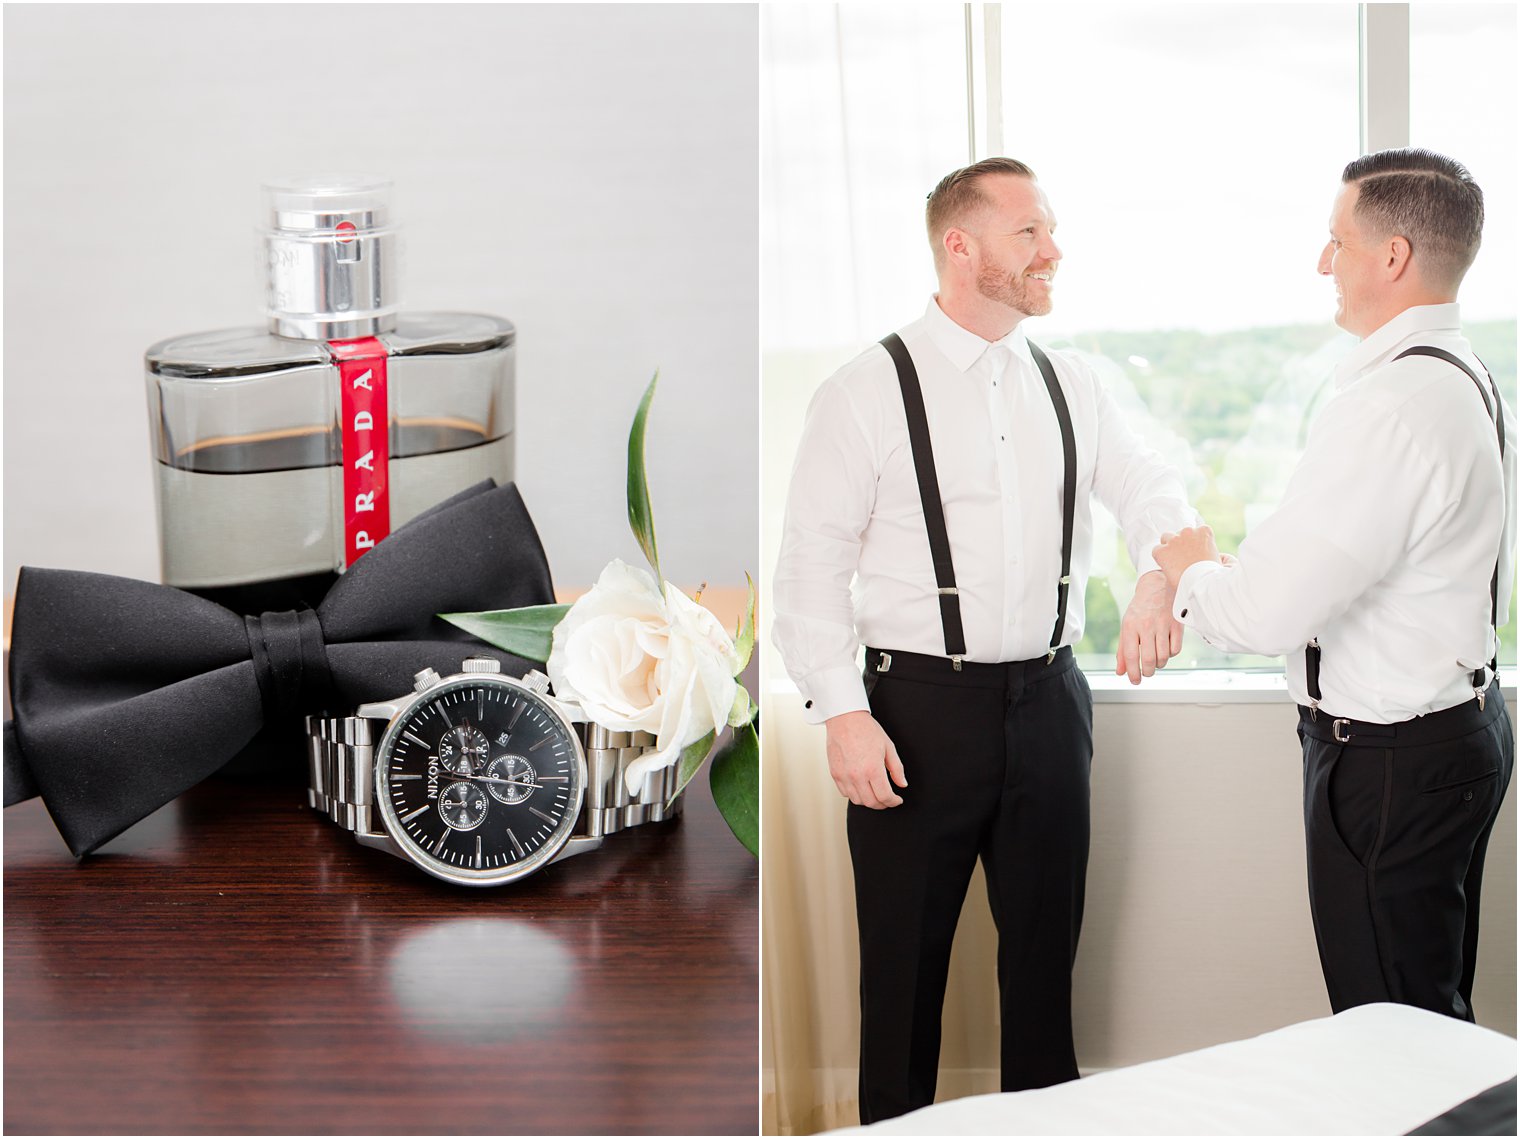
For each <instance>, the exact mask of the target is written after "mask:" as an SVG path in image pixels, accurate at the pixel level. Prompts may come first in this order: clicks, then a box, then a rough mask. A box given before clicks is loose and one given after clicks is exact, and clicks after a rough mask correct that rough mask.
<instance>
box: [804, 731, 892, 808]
mask: <svg viewBox="0 0 1520 1139" xmlns="http://www.w3.org/2000/svg"><path fill="white" fill-rule="evenodd" d="M824 728H825V730H826V731H827V732H828V755H829V774H830V775H832V776H833V777H834V786H836V787H838V788H839V793H840V794H841V795H843V796H844V797H845V798H846V799H848V800H849V801H850V802H852V803H855V804H857V805H859V806H861V807H870V808H871V809H872V810H877V811H879V810H881V809H883V808H885V807H898V806H901V805H902V796H901V795H899V794H897V792H895V791H893V790H892V783H896V784H897V785H898V786H899V787H906V786H907V785H908V777H907V776H906V775H904V774H903V765H902V760H900V759H898V758H897V749H896V748H895V747H893V746H892V741H891V740H889V739H887V733H886V732H884V731H882V730H881V725H880V724H878V723H877V722H876V720H875V718H874V717H873V716H872V715H871V713H869V712H843V713H841V714H840V715H838V716H830V717H829V718H828V719H827V720H825V721H824ZM888 775H890V776H891V782H890V783H889V782H888V781H887V777H888Z"/></svg>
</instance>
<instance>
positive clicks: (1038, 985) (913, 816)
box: [847, 649, 1092, 1123]
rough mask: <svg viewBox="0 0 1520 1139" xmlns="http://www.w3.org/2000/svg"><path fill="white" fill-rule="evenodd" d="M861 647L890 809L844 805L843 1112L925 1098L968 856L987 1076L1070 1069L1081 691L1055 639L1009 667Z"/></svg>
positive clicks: (1087, 746) (1078, 916) (1011, 1078)
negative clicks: (982, 918)
mask: <svg viewBox="0 0 1520 1139" xmlns="http://www.w3.org/2000/svg"><path fill="white" fill-rule="evenodd" d="M889 653H890V656H891V658H892V660H891V666H890V670H889V671H887V672H880V671H878V665H879V663H880V660H881V653H880V652H879V651H878V650H874V649H872V650H868V651H867V666H866V668H867V674H866V686H867V690H868V692H869V693H870V704H871V712H872V715H874V716H875V717H876V719H877V721H878V722H879V723H880V724H881V726H882V728H883V729H884V730H885V731H886V733H887V736H888V737H889V738H890V739H891V740H892V741H893V743H894V744H895V745H896V746H897V751H898V754H899V755H900V756H901V758H902V762H903V767H904V769H905V772H906V775H907V780H908V786H907V787H906V788H902V789H900V790H899V794H900V795H901V796H902V798H903V803H902V805H901V806H898V807H892V808H887V809H884V810H871V809H869V808H866V807H857V806H855V805H853V804H851V805H850V807H849V808H848V820H847V821H848V827H847V829H848V833H849V840H850V855H851V859H852V861H853V864H854V870H855V906H856V916H857V918H858V921H859V924H860V1005H861V1027H860V1038H861V1045H860V1119H861V1122H862V1123H873V1122H875V1121H877V1120H880V1119H887V1118H890V1117H892V1116H896V1115H902V1114H903V1113H905V1112H908V1111H911V1110H913V1109H914V1108H918V1107H924V1106H927V1105H928V1104H931V1103H933V1102H934V1091H935V1084H936V1081H937V1078H938V1069H939V1050H940V1015H941V1010H942V1006H943V1004H944V997H945V984H946V978H947V975H948V970H949V964H950V946H951V942H952V940H953V939H954V936H955V926H956V922H957V919H958V918H959V916H960V911H961V904H962V902H963V901H964V899H965V895H966V887H967V884H968V883H969V881H970V878H971V872H972V870H973V868H974V867H975V865H976V861H977V859H978V858H980V859H981V861H982V866H983V869H984V871H985V873H986V878H987V895H988V901H989V902H990V903H991V906H992V915H993V919H994V921H995V922H996V924H997V930H998V990H999V994H1000V1001H1001V1012H1002V1041H1001V1043H1002V1089H1003V1090H1004V1091H1021V1090H1023V1089H1025V1088H1038V1087H1046V1086H1048V1085H1050V1084H1056V1083H1061V1082H1062V1081H1064V1080H1071V1079H1075V1078H1076V1076H1077V1062H1076V1055H1075V1050H1074V1048H1073V1044H1072V1032H1071V971H1072V963H1073V961H1074V959H1075V957H1076V952H1077V934H1078V932H1079V930H1080V929H1081V925H1082V900H1083V893H1084V889H1085V886H1086V877H1087V846H1088V776H1089V773H1090V770H1091V764H1092V692H1091V690H1090V689H1089V688H1088V686H1087V680H1086V678H1085V677H1084V676H1083V675H1082V672H1081V670H1080V669H1078V668H1077V667H1076V666H1075V662H1074V659H1073V657H1072V655H1071V651H1070V650H1069V649H1063V650H1062V651H1061V652H1060V653H1059V654H1058V655H1057V656H1056V659H1055V660H1054V661H1053V662H1051V663H1050V664H1046V663H1045V660H1044V658H1043V657H1042V658H1040V659H1039V660H1037V661H1025V662H1017V663H1011V664H1001V665H990V664H981V665H978V664H971V663H965V664H963V667H962V671H961V672H958V673H957V672H955V671H953V670H952V668H951V666H950V662H949V661H947V660H945V659H943V658H938V657H927V656H919V655H917V654H911V653H898V652H890V650H889Z"/></svg>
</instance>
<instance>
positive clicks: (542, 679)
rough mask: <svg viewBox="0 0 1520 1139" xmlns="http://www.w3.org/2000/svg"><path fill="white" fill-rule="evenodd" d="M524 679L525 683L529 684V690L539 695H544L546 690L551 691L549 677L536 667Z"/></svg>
mask: <svg viewBox="0 0 1520 1139" xmlns="http://www.w3.org/2000/svg"><path fill="white" fill-rule="evenodd" d="M522 679H523V683H524V684H526V685H527V686H528V691H529V692H532V693H534V694H535V695H537V696H542V695H543V694H544V693H545V692H547V691H549V678H548V677H547V676H545V675H544V674H543V673H541V672H539V671H538V669H536V668H535V669H534V670H533V671H532V672H530V673H528V674H527V675H526V676H524V677H523V678H522Z"/></svg>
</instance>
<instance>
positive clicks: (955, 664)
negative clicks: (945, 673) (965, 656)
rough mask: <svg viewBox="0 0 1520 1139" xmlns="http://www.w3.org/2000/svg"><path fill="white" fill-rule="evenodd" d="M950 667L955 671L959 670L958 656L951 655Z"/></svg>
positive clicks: (959, 661) (959, 659) (959, 660)
mask: <svg viewBox="0 0 1520 1139" xmlns="http://www.w3.org/2000/svg"><path fill="white" fill-rule="evenodd" d="M950 667H951V668H953V669H955V671H956V672H959V671H960V670H961V658H960V657H951V658H950Z"/></svg>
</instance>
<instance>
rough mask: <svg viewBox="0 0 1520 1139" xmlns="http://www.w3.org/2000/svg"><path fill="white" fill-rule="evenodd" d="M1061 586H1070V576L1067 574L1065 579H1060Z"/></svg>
mask: <svg viewBox="0 0 1520 1139" xmlns="http://www.w3.org/2000/svg"><path fill="white" fill-rule="evenodd" d="M1061 584H1062V585H1070V584H1071V574H1067V575H1066V576H1065V577H1063V578H1062V579H1061Z"/></svg>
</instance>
